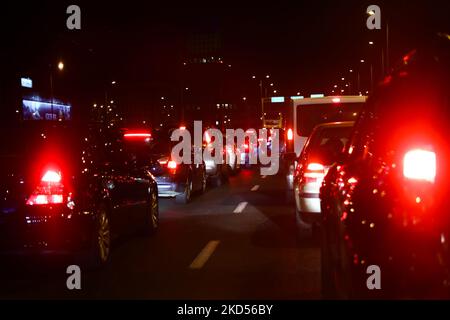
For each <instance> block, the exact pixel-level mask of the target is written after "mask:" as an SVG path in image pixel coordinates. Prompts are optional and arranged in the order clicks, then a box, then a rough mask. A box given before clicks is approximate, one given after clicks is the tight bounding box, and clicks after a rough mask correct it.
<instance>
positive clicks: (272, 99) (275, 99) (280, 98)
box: [270, 97, 284, 103]
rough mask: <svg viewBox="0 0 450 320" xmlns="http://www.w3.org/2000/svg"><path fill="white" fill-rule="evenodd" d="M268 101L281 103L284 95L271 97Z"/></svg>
mask: <svg viewBox="0 0 450 320" xmlns="http://www.w3.org/2000/svg"><path fill="white" fill-rule="evenodd" d="M270 101H271V102H272V103H282V102H284V97H272V98H271V100H270Z"/></svg>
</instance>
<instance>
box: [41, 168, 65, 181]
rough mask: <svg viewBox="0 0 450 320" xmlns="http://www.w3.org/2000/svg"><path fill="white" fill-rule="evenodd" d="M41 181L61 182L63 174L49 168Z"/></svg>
mask: <svg viewBox="0 0 450 320" xmlns="http://www.w3.org/2000/svg"><path fill="white" fill-rule="evenodd" d="M41 182H49V183H58V182H61V174H60V173H59V172H56V171H53V170H48V171H47V172H46V173H45V174H44V176H43V177H42V178H41Z"/></svg>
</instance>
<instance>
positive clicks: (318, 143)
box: [293, 121, 354, 227]
mask: <svg viewBox="0 0 450 320" xmlns="http://www.w3.org/2000/svg"><path fill="white" fill-rule="evenodd" d="M353 125H354V122H353V121H346V122H332V123H324V124H320V125H318V126H316V127H315V128H314V130H313V132H312V133H311V135H310V136H309V138H308V140H307V142H306V144H305V147H304V148H303V151H302V153H301V154H300V157H299V158H298V159H297V166H296V169H295V172H294V176H293V185H294V199H295V215H296V221H297V226H298V227H304V226H305V225H313V226H317V225H318V224H320V221H321V216H320V212H321V211H320V198H319V191H320V187H321V185H322V181H323V178H324V177H325V175H326V174H327V172H328V169H329V168H330V167H331V166H332V165H333V164H334V163H335V162H336V161H338V160H339V157H340V154H341V152H342V149H343V148H344V146H345V144H346V143H347V141H348V139H349V136H350V133H351V130H352V128H353Z"/></svg>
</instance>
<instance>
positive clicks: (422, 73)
mask: <svg viewBox="0 0 450 320" xmlns="http://www.w3.org/2000/svg"><path fill="white" fill-rule="evenodd" d="M449 47H450V36H449V35H446V34H440V35H439V36H438V37H436V38H433V40H432V41H430V42H429V43H427V44H426V45H425V46H423V47H421V46H419V47H418V48H417V49H416V50H414V51H411V52H410V53H409V54H407V55H405V56H404V57H403V59H402V61H401V64H400V65H399V66H398V67H397V68H396V69H394V71H393V72H392V73H391V74H390V75H389V76H387V77H386V78H385V79H384V81H383V82H382V83H381V84H380V85H379V86H378V88H377V89H376V90H375V91H374V93H373V95H371V96H370V97H369V98H368V100H367V103H365V104H364V106H362V108H361V110H360V111H359V115H358V117H357V119H356V121H343V122H333V123H322V124H320V125H318V126H316V127H315V129H314V130H313V131H312V134H311V135H310V137H309V138H308V140H307V142H306V144H305V146H304V148H303V151H302V152H301V154H300V156H299V157H297V158H296V167H295V170H294V172H293V178H292V179H291V181H292V191H291V192H293V196H294V198H295V209H296V210H295V212H296V219H297V222H298V226H299V227H300V228H305V226H308V225H309V226H311V225H313V226H316V227H313V228H312V229H313V233H317V235H320V236H321V237H320V243H321V270H322V271H321V274H322V281H321V283H322V293H323V296H324V297H326V298H441V297H443V298H448V297H449V293H450V287H449V286H450V278H449V275H450V273H449V262H450V261H449V258H450V253H449V251H448V242H449V236H450V234H449V231H450V230H449V229H450V209H449V208H450V207H449V197H448V194H449V191H450V190H449V189H450V184H449V181H450V169H449V168H450V166H449V159H450V145H449V142H448V137H449V136H450V135H449V133H450V132H449V119H450V117H449V110H450V96H449V93H450V79H449V75H450V65H449V62H450V57H449V53H450V50H449V49H450V48H449ZM369 266H377V267H378V268H379V270H380V273H381V289H380V290H370V289H369V287H368V286H367V283H366V282H367V279H368V277H369V275H370V274H368V273H370V272H369V271H368V270H371V269H370V268H369Z"/></svg>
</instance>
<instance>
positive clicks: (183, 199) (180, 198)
mask: <svg viewBox="0 0 450 320" xmlns="http://www.w3.org/2000/svg"><path fill="white" fill-rule="evenodd" d="M191 194H192V180H191V179H190V178H188V179H187V181H186V185H185V187H184V192H183V193H182V194H177V195H176V196H175V202H176V203H179V204H186V203H188V202H189V201H191Z"/></svg>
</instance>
